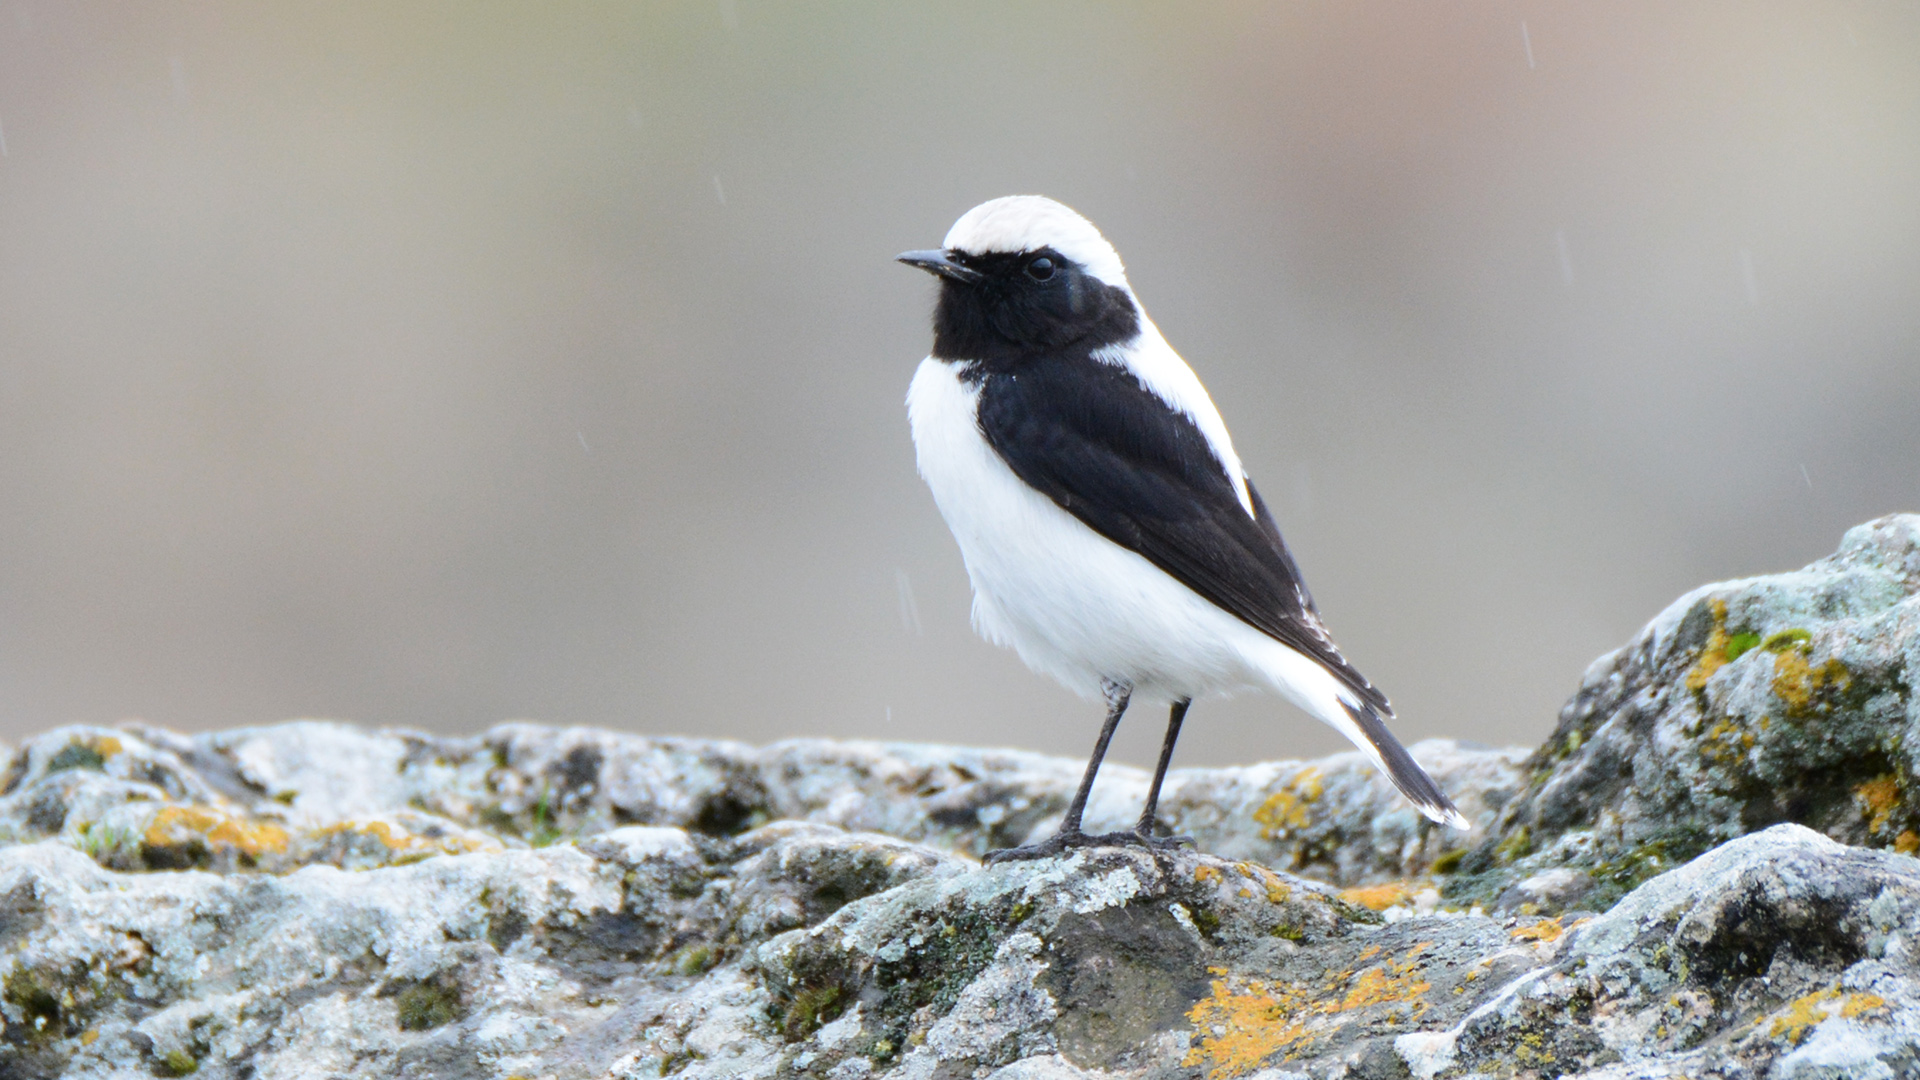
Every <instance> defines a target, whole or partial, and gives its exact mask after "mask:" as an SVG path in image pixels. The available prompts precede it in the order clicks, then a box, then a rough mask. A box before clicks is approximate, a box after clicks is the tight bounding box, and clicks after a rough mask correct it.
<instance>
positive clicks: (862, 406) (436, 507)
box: [0, 0, 1920, 764]
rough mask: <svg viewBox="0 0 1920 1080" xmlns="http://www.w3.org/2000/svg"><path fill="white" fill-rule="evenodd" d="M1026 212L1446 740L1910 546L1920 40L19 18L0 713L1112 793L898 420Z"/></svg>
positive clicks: (1714, 27)
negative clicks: (1877, 530)
mask: <svg viewBox="0 0 1920 1080" xmlns="http://www.w3.org/2000/svg"><path fill="white" fill-rule="evenodd" d="M1017 192H1039V193H1044V194H1048V195H1052V196H1054V197H1056V198H1059V199H1061V200H1063V201H1065V202H1067V203H1069V204H1071V205H1073V206H1074V207H1076V208H1078V209H1079V210H1081V211H1082V212H1084V213H1085V214H1087V215H1088V216H1089V217H1091V218H1092V219H1093V220H1094V221H1095V223H1097V224H1098V225H1099V226H1100V227H1101V228H1102V229H1103V230H1104V231H1105V232H1106V234H1107V235H1108V237H1110V238H1111V239H1112V240H1113V241H1114V243H1115V244H1116V245H1117V246H1118V248H1119V249H1120V252H1121V254H1122V255H1123V256H1124V257H1125V258H1126V260H1127V262H1128V266H1129V269H1130V274H1131V277H1132V280H1133V283H1134V285H1135V288H1136V289H1137V290H1138V291H1139V293H1140V295H1141V297H1142V298H1143V300H1144V301H1145V303H1146V305H1147V308H1148V310H1149V311H1150V312H1151V313H1152V315H1153V316H1154V318H1155V320H1156V321H1157V322H1158V323H1159V325H1160V327H1161V329H1162V330H1163V331H1164V332H1165V333H1166V335H1167V337H1168V339H1169V340H1170V341H1172V342H1173V344H1174V346H1175V347H1176V348H1178V349H1179V350H1180V351H1181V352H1182V353H1183V354H1184V355H1185V356H1186V357H1187V359H1188V360H1189V361H1190V362H1191V363H1192V364H1193V366H1194V367H1195V369H1196V370H1198V372H1199V373H1200V375H1201V377H1202V378H1203V379H1205V380H1206V382H1207V383H1208V385H1209V387H1210V388H1211V389H1212V391H1213V393H1214V396H1215V397H1216V399H1217V400H1218V401H1219V403H1220V406H1221V409H1222V411H1223V412H1224V413H1225V415H1226V419H1227V422H1228V424H1229V425H1230V426H1231V427H1232V429H1233V431H1234V433H1235V438H1236V442H1237V445H1238V447H1239V450H1240V453H1241V455H1242V457H1243V458H1244V459H1245V460H1246V462H1247V465H1248V468H1249V469H1250V470H1251V471H1252V473H1253V476H1254V478H1255V480H1256V482H1257V483H1258V484H1259V485H1260V486H1261V488H1262V490H1263V491H1264V492H1265V494H1266V496H1267V499H1268V501H1269V503H1270V504H1272V505H1273V507H1274V510H1275V512H1276V514H1277V515H1278V517H1279V519H1280V521H1281V524H1282V527H1283V528H1284V530H1285V531H1286V533H1287V536H1288V538H1289V540H1290V542H1291V543H1292V545H1293V546H1294V548H1295V551H1296V554H1297V556H1298V558H1299V560H1300V563H1301V565H1302V566H1303V567H1304V569H1305V571H1306V575H1307V579H1308V581H1309V583H1310V584H1311V586H1312V587H1313V589H1314V591H1315V593H1316V595H1317V597H1318V599H1319V600H1320V606H1321V608H1322V609H1323V611H1324V612H1325V614H1326V616H1327V618H1328V620H1329V622H1330V624H1331V625H1332V627H1333V629H1334V631H1335V633H1336V635H1337V636H1338V638H1339V640H1340V641H1341V642H1342V643H1343V645H1344V646H1345V648H1346V650H1347V653H1348V655H1349V656H1351V657H1352V658H1354V660H1355V661H1356V662H1357V663H1358V664H1359V666H1360V667H1361V668H1362V669H1363V670H1364V671H1366V672H1367V673H1368V674H1369V675H1370V676H1371V677H1372V678H1373V679H1374V681H1375V682H1377V683H1379V684H1380V685H1381V686H1383V687H1385V688H1386V689H1387V690H1388V692H1389V693H1391V694H1392V695H1393V697H1394V700H1395V702H1396V704H1397V706H1398V707H1399V709H1400V712H1401V720H1400V722H1399V724H1398V727H1399V730H1400V731H1401V733H1402V734H1403V735H1404V736H1405V737H1406V738H1407V739H1408V740H1409V741H1411V740H1413V739H1416V738H1421V737H1425V736H1430V735H1448V736H1458V737H1464V738H1471V739H1477V740H1481V741H1485V742H1491V743H1533V742H1536V741H1538V740H1539V739H1540V738H1541V737H1543V736H1544V734H1545V733H1546V732H1547V731H1548V730H1549V729H1550V727H1551V725H1552V723H1553V721H1554V717H1555V713H1556V711H1557V710H1558V708H1559V706H1560V704H1561V703H1562V702H1563V701H1564V700H1565V699H1566V697H1567V696H1568V695H1569V694H1570V693H1571V692H1572V691H1573V690H1574V688H1575V687H1576V686H1577V684H1578V680H1579V677H1580V673H1581V671H1582V669H1583V668H1584V667H1585V666H1586V665H1587V663H1588V662H1589V661H1591V660H1592V659H1593V658H1594V657H1596V656H1597V655H1599V654H1600V653H1602V652H1604V651H1606V650H1608V649H1611V648H1613V647H1615V646H1617V645H1619V644H1621V643H1623V642H1624V641H1625V640H1626V639H1627V638H1628V637H1629V636H1630V635H1632V634H1633V633H1634V632H1635V631H1636V630H1637V629H1638V628H1639V627H1640V626H1641V625H1642V624H1643V623H1644V622H1645V621H1646V620H1648V619H1649V618H1651V617H1652V616H1653V615H1654V614H1656V613H1657V612H1658V611H1659V610H1660V609H1661V608H1662V607H1664V606H1665V605H1666V604H1667V603H1668V602H1669V601H1671V600H1672V599H1673V598H1675V597H1676V596H1678V595H1679V594H1680V593H1682V592H1684V591H1685V590H1687V589H1689V588H1691V587H1693V586H1695V585H1698V584H1701V583H1704V582H1707V581H1711V580H1716V579H1724V578H1729V577H1736V576H1741V575H1747V574H1757V573H1765V572H1771V571H1778V570H1785V569H1789V568H1793V567H1797V566H1800V565H1803V564H1805V563H1807V562H1809V561H1812V560H1814V559H1817V558H1819V557H1821V556H1823V555H1825V554H1827V553H1829V552H1831V551H1832V550H1833V549H1834V547H1835V546H1836V544H1837V543H1838V541H1839V539H1840V534H1841V533H1842V532H1843V531H1844V530H1845V529H1846V528H1848V527H1849V526H1851V525H1854V524H1856V523H1859V522H1861V521H1864V520H1867V519H1869V518H1872V517H1874V516H1877V515H1880V514H1884V513H1888V512H1891V511H1897V510H1909V511H1911V510H1920V7H1916V6H1914V5H1909V4H1879V3H1874V4H1868V3H1861V4H1839V3H1834V4H1805V5H1753V4H1748V3H1723V4H1707V3H1700V4H1687V5H1672V4H1666V3H1658V2H1644V3H1635V4H1609V5H1576V4H1568V3H1521V4H1506V3H1484V4H1472V5H1458V4H1444V5H1442V4H1423V5H1409V4H1402V3H1394V2H1380V3H1340V4H1335V3H1320V4H1293V5H1286V6H1284V7H1283V6H1277V5H1251V4H1222V5H1215V6H1205V7H1194V6H1186V5H1182V6H1178V7H1177V8H1176V7H1175V6H1172V5H1167V6H1145V5H1142V6H1118V5H1113V4H1106V3H1099V4H1092V3H1088V4H1058V5H1047V6H1029V5H1025V4H966V5H960V4H950V5H937V6H936V5H894V4H866V5H855V4H841V3H835V4H791V3H781V4H761V3H752V2H747V0H730V2H698V3H688V4H683V5H665V4H660V5H655V4H645V5H614V4H543V5H529V4H507V5H489V4H483V3H473V2H465V0H463V2H460V3H438V4H432V3H419V4H407V5H389V4H382V3H329V4H301V5H295V4H270V5H261V4H252V3H243V2H235V3H166V4H142V5H91V4H79V3H12V2H8V3H3V4H0V735H4V736H5V737H7V738H15V739H17V738H19V737H20V736H22V735H23V734H26V733H30V732H33V731H37V730H41V729H44V728H47V727H51V726H54V725H57V724H63V723H69V722H79V721H88V722H114V721H118V720H121V719H125V718H130V717H140V718H144V719H146V720H149V721H152V722H156V723H161V724H166V725H170V726H173V727H176V728H180V729H201V728H208V727H218V726H231V725H239V724H257V723H265V722H271V721H278V720H282V719H288V718H293V717H303V716H319V717H334V718H342V719H350V720H356V721H360V722H364V723H368V724H393V725H408V726H414V727H420V728H427V729H432V730H436V731H445V732H471V731H475V730H478V729H480V728H482V727H484V726H486V725H489V724H493V723H496V722H499V721H502V720H506V719H511V718H527V719H536V720H541V721H546V722H551V723H557V724H576V723H577V724H595V725H606V726H610V727H615V728H620V729H625V730H632V731H642V732H653V733H687V734H695V735H709V736H730V737H738V738H743V739H749V740H755V741H765V740H771V739H775V738H780V737H785V736H790V735H821V736H834V737H849V738H851V737H861V738H886V739H930V740H943V741H956V742H967V743H976V744H999V745H1014V746H1024V747H1031V748H1036V749H1041V750H1046V751H1052V752H1058V753H1062V754H1070V755H1076V756H1078V755H1082V754H1084V753H1085V752H1086V750H1087V748H1088V746H1089V745H1090V744H1091V742H1092V738H1093V735H1094V733H1095V731H1096V729H1097V727H1098V719H1099V710H1098V708H1097V707H1096V706H1093V705H1089V704H1086V703H1082V702H1079V701H1077V700H1076V699H1074V698H1072V697H1070V696H1068V695H1067V694H1066V693H1065V692H1064V691H1062V690H1060V689H1058V688H1057V687H1055V686H1054V685H1053V684H1051V683H1050V682H1048V681H1046V680H1044V679H1042V678H1041V677H1038V676H1035V675H1031V674H1029V673H1028V672H1026V671H1025V669H1024V668H1023V667H1022V666H1021V665H1020V663H1019V661H1018V660H1017V659H1015V658H1014V657H1013V656H1012V655H1011V654H1007V653H1002V652H999V651H997V650H995V649H993V648H991V647H989V646H987V645H985V644H984V643H982V642H980V641H979V640H977V639H976V638H975V637H974V636H973V635H972V633H971V631H970V630H969V628H968V623H967V610H968V592H967V584H966V579H965V574H964V571H963V569H962V567H961V564H960V558H959V555H958V553H957V551H956V549H955V547H954V545H953V543H952V541H951V540H950V539H949V537H948V536H947V533H946V530H945V528H944V527H943V525H942V523H941V521H940V519H939V517H938V515H937V513H936V512H935V510H934V507H933V503H932V500H931V499H930V498H929V496H928V495H927V494H926V492H925V490H924V489H923V488H922V486H921V485H920V483H919V481H918V479H917V478H916V476H915V474H914V470H913V455H912V444H911V442H910V440H909V438H908V434H907V425H906V418H905V413H904V409H903V406H902V398H903V396H904V394H905V393H906V387H907V382H908V380H909V378H910V377H911V375H912V372H913V369H914V366H915V364H916V363H917V362H918V360H919V359H920V357H921V356H922V355H923V354H924V353H925V351H926V348H927V345H928V341H929V332H928V315H929V310H930V305H931V301H932V297H933V283H932V282H931V280H929V279H928V278H927V277H926V275H924V274H921V273H918V272H916V271H913V270H909V269H907V268H904V267H901V266H897V265H895V264H894V263H893V262H892V257H893V255H894V254H896V253H897V252H899V251H902V250H904V249H908V248H916V247H929V246H934V245H937V244H938V243H939V241H940V239H941V237H942V236H943V234H944V233H945V231H946V229H947V227H948V225H949V224H950V223H951V222H952V221H953V219H954V218H955V217H957V216H958V215H959V214H960V213H961V212H963V211H965V210H966V209H967V208H968V207H970V206H972V205H974V204H975V203H977V202H980V201H982V200H984V199H987V198H991V197H993V196H997V195H1004V194H1010V193H1017ZM1160 724H1161V718H1160V717H1159V716H1157V715H1154V716H1143V717H1136V718H1135V719H1134V721H1133V722H1132V723H1131V724H1129V725H1127V726H1125V727H1123V729H1122V733H1121V739H1120V742H1119V743H1118V746H1117V750H1116V756H1117V757H1118V758H1120V759H1123V760H1131V761H1135V762H1146V761H1150V760H1151V754H1152V752H1153V749H1154V747H1155V746H1156V745H1157V741H1158V738H1159V733H1160ZM1187 732H1188V734H1187V735H1186V737H1185V739H1184V740H1183V742H1182V752H1181V755H1180V759H1179V761H1180V763H1182V764H1210V763H1224V762H1232V761H1249V760H1257V759H1264V758H1274V757H1285V756H1297V755H1311V754H1320V753H1325V752H1329V751H1332V750H1336V749H1339V748H1340V743H1339V741H1338V739H1337V738H1336V737H1335V736H1333V735H1332V734H1331V733H1330V732H1327V731H1324V730H1322V729H1319V728H1317V727H1316V726H1314V725H1313V724H1312V723H1311V722H1310V721H1308V720H1306V719H1305V718H1304V717H1302V716H1301V715H1300V714H1297V713H1294V712H1293V711H1292V710H1291V709H1290V708H1288V707H1286V706H1284V705H1282V704H1280V703H1279V702H1278V700H1276V699H1266V700H1261V699H1257V698H1248V699H1236V700H1234V701H1231V702H1224V703H1218V704H1215V703H1207V704H1203V705H1201V706H1198V707H1196V709H1195V711H1194V713H1193V718H1192V720H1191V721H1190V723H1189V724H1188V727H1187Z"/></svg>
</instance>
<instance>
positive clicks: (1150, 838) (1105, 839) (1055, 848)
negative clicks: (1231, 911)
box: [983, 828, 1193, 866]
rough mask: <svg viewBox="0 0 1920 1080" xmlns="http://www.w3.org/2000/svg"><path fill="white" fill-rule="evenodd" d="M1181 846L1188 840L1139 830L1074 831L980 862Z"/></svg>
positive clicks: (989, 854) (1190, 843) (994, 854)
mask: <svg viewBox="0 0 1920 1080" xmlns="http://www.w3.org/2000/svg"><path fill="white" fill-rule="evenodd" d="M1182 844H1184V845H1186V846H1188V847H1192V846H1193V837H1191V836H1154V835H1152V834H1150V833H1148V832H1146V831H1144V830H1142V829H1137V828H1136V829H1129V830H1127V831H1125V832H1112V833H1095V834H1088V833H1083V832H1080V831H1079V830H1075V831H1073V832H1066V831H1064V830H1063V831H1061V832H1057V833H1054V834H1053V835H1052V836H1049V837H1047V838H1046V839H1045V840H1042V841H1040V842H1039V843H1037V844H1023V845H1022V846H1020V847H1016V848H1001V849H1000V850H998V851H989V852H987V857H986V859H985V860H983V861H984V862H985V863H986V864H987V865H988V866H996V865H998V864H1000V863H1004V862H1025V861H1027V860H1029V859H1050V858H1053V857H1054V856H1056V855H1064V854H1066V853H1067V852H1068V851H1070V850H1072V849H1074V848H1089V847H1138V848H1146V849H1147V850H1149V851H1171V850H1173V849H1175V848H1177V847H1180V846H1181V845H1182Z"/></svg>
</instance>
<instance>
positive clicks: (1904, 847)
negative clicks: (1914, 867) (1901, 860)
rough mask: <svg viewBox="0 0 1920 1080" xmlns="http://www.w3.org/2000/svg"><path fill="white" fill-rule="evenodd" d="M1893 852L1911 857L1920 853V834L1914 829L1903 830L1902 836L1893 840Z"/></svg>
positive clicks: (1901, 831)
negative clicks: (1917, 852)
mask: <svg viewBox="0 0 1920 1080" xmlns="http://www.w3.org/2000/svg"><path fill="white" fill-rule="evenodd" d="M1893 850H1895V851H1897V852H1899V853H1900V854H1902V855H1911V854H1913V853H1914V852H1916V851H1920V834H1916V833H1915V832H1914V831H1913V830H1912V829H1901V830H1900V835H1899V836H1896V837H1894V838H1893Z"/></svg>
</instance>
